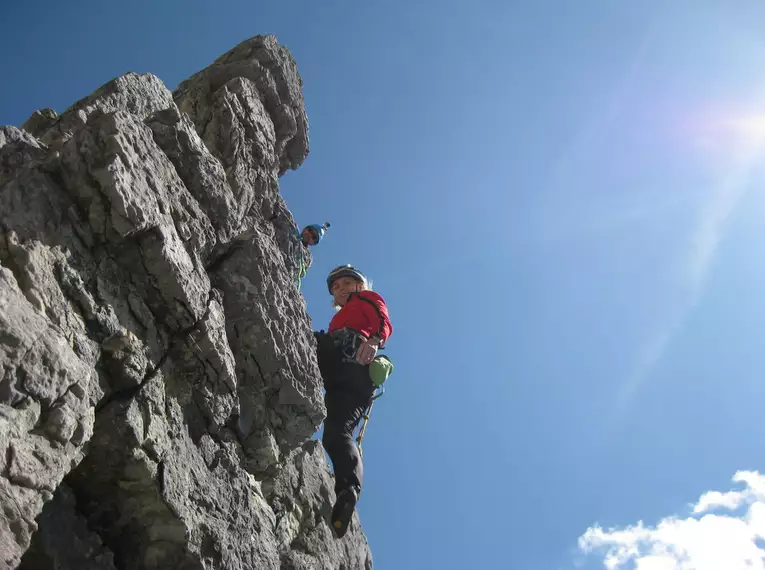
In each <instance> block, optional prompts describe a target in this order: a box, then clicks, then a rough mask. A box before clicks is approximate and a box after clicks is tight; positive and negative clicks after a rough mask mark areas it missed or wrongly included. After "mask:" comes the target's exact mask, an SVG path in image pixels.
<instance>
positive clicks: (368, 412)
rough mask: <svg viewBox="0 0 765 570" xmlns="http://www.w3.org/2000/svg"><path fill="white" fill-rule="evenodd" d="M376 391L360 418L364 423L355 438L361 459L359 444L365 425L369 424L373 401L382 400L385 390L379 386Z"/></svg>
mask: <svg viewBox="0 0 765 570" xmlns="http://www.w3.org/2000/svg"><path fill="white" fill-rule="evenodd" d="M378 390H379V393H378V394H375V395H374V396H372V399H371V400H370V401H369V406H367V409H366V410H364V414H363V415H362V416H361V417H362V419H363V420H364V421H363V422H362V423H361V429H360V430H359V435H358V437H357V438H356V445H357V446H358V448H359V455H360V456H361V457H362V458H363V457H364V450H363V449H362V447H361V442H362V441H363V440H364V434H365V433H366V431H367V424H368V423H369V416H370V415H371V414H372V407H373V406H374V405H375V400H377V398H382V397H383V396H384V395H385V388H384V387H383V386H380V388H379V389H378Z"/></svg>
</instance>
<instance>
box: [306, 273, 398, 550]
mask: <svg viewBox="0 0 765 570" xmlns="http://www.w3.org/2000/svg"><path fill="white" fill-rule="evenodd" d="M327 288H328V289H329V293H330V295H332V304H333V305H334V306H335V307H336V308H337V309H338V311H337V313H336V314H335V316H334V317H333V318H332V320H331V322H330V323H329V330H328V331H327V332H326V333H325V332H324V331H320V332H317V333H314V334H315V335H316V341H317V356H318V361H319V369H320V371H321V376H322V379H323V380H324V388H325V389H326V396H325V404H326V407H327V417H326V419H325V420H324V435H323V437H322V443H323V444H324V448H325V449H326V450H327V453H328V454H329V458H330V460H331V461H332V466H333V468H334V472H335V496H336V500H335V504H334V506H333V508H332V526H333V528H334V530H335V534H336V535H337V537H338V538H342V537H343V536H345V533H346V531H347V530H348V524H349V523H350V521H351V517H352V516H353V511H354V509H355V507H356V503H357V502H358V500H359V496H360V494H361V485H362V474H363V467H362V462H361V456H360V454H359V451H358V449H357V448H356V446H355V444H354V440H353V432H354V430H355V429H356V426H357V425H358V423H359V420H360V419H361V417H362V414H363V413H364V411H365V410H366V409H367V407H368V406H369V404H370V402H371V400H372V397H373V394H374V391H375V383H373V381H372V378H371V376H370V364H372V362H373V361H374V360H375V356H376V355H377V351H378V349H380V348H383V347H384V346H385V343H386V341H387V339H388V337H390V335H391V334H392V332H393V327H392V326H391V323H390V319H389V318H388V308H387V306H386V304H385V301H384V300H383V298H382V297H381V296H380V295H379V294H378V293H376V292H374V291H372V289H371V288H370V285H369V282H368V281H367V278H366V277H365V276H364V274H363V273H361V272H360V271H359V270H358V269H355V268H354V267H352V266H350V265H341V266H339V267H336V268H335V269H333V270H332V271H331V272H330V274H329V276H328V277H327Z"/></svg>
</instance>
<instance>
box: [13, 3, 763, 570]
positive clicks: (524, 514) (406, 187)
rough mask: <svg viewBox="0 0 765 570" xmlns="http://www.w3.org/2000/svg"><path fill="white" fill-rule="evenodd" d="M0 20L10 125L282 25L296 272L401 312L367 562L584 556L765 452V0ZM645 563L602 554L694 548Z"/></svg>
mask: <svg viewBox="0 0 765 570" xmlns="http://www.w3.org/2000/svg"><path fill="white" fill-rule="evenodd" d="M4 20H5V22H6V30H5V31H4V33H3V35H2V36H0V54H2V55H0V61H1V62H2V69H3V89H2V90H0V124H15V125H21V123H22V122H23V121H24V120H25V119H26V118H27V117H28V116H29V114H30V113H31V112H32V111H33V110H35V109H37V108H40V107H47V106H50V107H53V108H55V109H56V110H58V111H62V110H64V109H65V108H66V107H67V106H68V105H70V104H71V103H73V102H74V101H75V100H77V99H78V98H80V97H82V96H85V95H87V94H89V93H90V92H91V91H93V90H94V89H95V88H97V87H98V86H99V85H101V84H102V83H104V82H106V81H108V80H109V79H111V78H112V77H114V76H116V75H119V74H121V73H124V72H127V71H136V72H152V73H154V74H156V75H158V76H159V77H160V78H162V79H163V80H164V81H165V82H166V84H167V85H168V87H170V88H171V89H172V88H174V87H175V86H176V85H177V83H178V82H180V81H181V80H183V79H185V78H186V77H188V76H189V75H190V74H192V73H193V72H195V71H197V70H199V69H201V68H202V67H204V66H206V65H208V64H209V63H210V62H211V61H212V60H213V59H215V58H216V57H217V56H218V55H220V54H222V53H223V52H224V51H226V50H228V49H229V48H231V47H233V46H234V45H235V44H237V43H238V42H240V41H242V40H244V39H246V38H248V37H251V36H253V35H256V34H258V33H274V34H276V35H277V37H278V39H279V40H280V41H281V42H282V43H283V44H285V45H287V46H288V47H289V48H290V49H291V50H292V53H293V55H294V56H295V58H296V60H297V62H298V65H299V68H300V72H301V75H302V76H303V78H304V81H305V97H306V105H307V109H308V117H309V122H310V138H311V154H310V156H309V157H308V159H307V161H306V162H305V164H304V165H303V166H302V167H301V168H300V170H298V171H296V172H290V173H288V174H287V175H285V176H284V177H283V179H282V191H283V194H284V196H285V198H286V199H287V201H288V203H289V206H290V208H291V209H292V211H293V213H294V214H295V216H296V218H297V219H298V221H299V223H301V224H306V223H313V222H318V223H321V222H323V221H325V220H329V221H330V222H331V223H332V228H331V229H330V231H329V233H328V235H327V236H326V238H325V240H324V241H323V242H322V244H321V246H320V247H319V248H318V249H316V250H315V262H314V265H313V267H312V268H311V270H310V271H309V273H308V275H307V277H306V279H305V281H304V284H303V291H304V293H305V296H306V299H307V301H308V307H309V311H310V312H311V315H312V317H313V319H314V323H315V328H317V329H319V328H325V327H326V324H327V323H328V321H329V319H330V317H331V314H332V312H331V309H330V306H329V298H328V296H327V294H326V289H325V285H324V276H325V274H326V272H327V271H328V269H330V268H331V267H333V266H335V265H338V264H341V263H346V262H348V263H353V264H355V265H357V266H358V267H360V268H362V269H363V270H365V271H366V272H367V273H368V274H369V275H370V276H371V278H372V279H373V281H374V284H375V289H376V290H377V291H379V292H380V293H381V294H382V295H383V296H384V297H385V298H386V300H387V301H388V304H389V307H390V311H391V317H392V320H393V325H394V327H395V333H394V336H393V337H392V338H391V341H390V344H389V346H390V350H389V354H390V355H391V356H392V357H394V358H395V361H396V365H397V368H396V372H395V375H394V376H393V377H391V379H390V385H389V389H388V392H387V394H386V396H385V398H384V399H383V400H381V401H380V403H379V405H378V406H376V408H375V410H374V414H373V419H372V422H371V424H370V428H369V431H368V434H367V439H366V441H365V455H366V488H365V491H364V497H363V499H362V502H361V504H360V506H359V508H360V511H361V516H362V521H363V525H364V529H365V531H366V533H367V536H368V537H369V541H370V543H371V546H372V550H373V554H374V557H375V566H376V568H378V569H382V570H394V569H395V570H409V569H412V570H414V569H421V568H439V569H440V570H452V569H454V570H456V569H470V568H523V569H534V570H563V569H568V568H584V569H590V568H592V569H595V568H602V567H603V563H604V556H605V554H604V552H603V550H602V548H601V549H600V550H598V549H595V550H594V551H592V552H589V553H584V552H582V550H581V549H580V548H579V545H578V539H579V537H580V536H582V535H583V534H584V533H585V532H587V529H588V528H591V527H592V528H596V527H595V525H600V526H602V527H603V528H610V527H618V528H632V527H630V525H633V524H635V523H636V522H637V521H639V520H643V521H645V522H646V524H657V523H659V521H661V520H662V519H664V518H665V517H668V516H671V515H677V516H679V517H681V518H682V517H692V516H694V513H693V512H691V510H689V507H688V506H689V505H691V504H694V503H695V502H696V501H697V500H699V498H700V497H702V496H703V495H704V493H706V492H707V491H709V490H720V491H727V490H729V489H731V488H733V486H734V482H732V481H731V478H732V477H733V476H734V473H736V472H737V471H739V470H750V471H755V472H756V471H765V454H763V452H762V445H761V442H762V441H763V440H764V439H765V422H762V421H761V419H760V418H761V415H762V414H761V410H762V402H763V399H764V398H765V351H763V350H762V349H761V344H762V323H763V320H764V319H765V300H764V299H763V294H762V292H763V291H764V290H765V264H763V261H762V251H763V245H765V226H763V224H762V219H763V215H765V195H764V194H763V191H762V190H763V187H764V185H765V167H764V165H763V159H764V158H765V5H764V4H762V2H759V1H757V0H739V2H736V3H735V6H734V4H733V3H724V2H717V1H714V0H708V1H706V0H693V1H691V0H678V1H676V2H672V3H667V2H664V1H658V0H646V1H643V2H629V3H628V2H595V1H592V0H582V1H580V2H563V1H558V2H550V1H542V2H489V1H481V0H477V1H473V2H456V1H452V0H441V1H439V2H424V1H423V2H416V1H415V2H397V3H390V2H387V3H383V2H376V3H375V2H347V1H346V2H340V1H334V0H330V1H326V2H315V1H314V2H308V1H304V2H298V1H285V2H261V3H253V2H244V1H220V2H216V3H215V4H213V3H212V2H181V1H180V0H166V1H164V2H162V3H156V2H149V1H148V0H143V1H137V2H133V3H129V4H126V3H116V2H106V3H104V2H95V1H79V2H75V3H66V4H60V3H54V2H36V3H27V5H23V6H22V5H21V3H14V4H13V5H12V7H9V8H6V10H5V12H4ZM9 24H10V25H9ZM747 496H750V495H747ZM751 496H754V495H751ZM757 496H758V497H759V495H757ZM702 510H703V509H701V510H699V512H698V513H696V514H700V513H701V511H702ZM734 515H735V516H738V515H736V514H735V513H733V514H732V515H731V516H734ZM741 516H743V515H741ZM684 520H685V519H684ZM736 520H739V519H736ZM606 542H607V541H606ZM659 544H661V543H659ZM601 546H602V544H601ZM665 562H666V560H665V561H664V562H662V561H660V560H659V561H657V560H656V559H652V560H649V561H645V560H643V561H640V560H638V559H624V560H621V561H619V564H620V565H619V566H616V567H615V568H620V569H621V568H625V569H626V568H633V565H637V564H642V566H641V567H640V570H649V569H650V570H659V569H661V570H666V569H670V570H672V569H674V568H677V569H678V570H679V569H680V568H686V566H680V565H679V564H680V563H679V562H678V563H677V564H678V565H677V566H670V565H669V562H666V565H664V566H661V564H663V563H665ZM651 564H653V566H651ZM634 567H637V566H634ZM688 568H690V566H688ZM728 568H730V569H735V568H736V567H735V565H733V564H732V563H731V564H730V565H729V566H728Z"/></svg>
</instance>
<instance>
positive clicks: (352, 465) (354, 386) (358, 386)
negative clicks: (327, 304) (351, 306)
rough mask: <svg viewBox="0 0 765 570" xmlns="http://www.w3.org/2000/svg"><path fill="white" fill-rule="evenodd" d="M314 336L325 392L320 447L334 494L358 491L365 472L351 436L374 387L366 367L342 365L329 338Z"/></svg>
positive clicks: (317, 334) (341, 354)
mask: <svg viewBox="0 0 765 570" xmlns="http://www.w3.org/2000/svg"><path fill="white" fill-rule="evenodd" d="M315 334H316V341H317V343H318V347H317V351H318V360H319V369H320V370H321V376H322V378H323V380H324V388H325V390H326V395H325V396H324V403H325V405H326V407H327V418H326V419H325V420H324V435H323V437H322V443H323V445H324V449H326V450H327V454H329V458H330V460H331V461H332V467H333V469H334V471H335V492H339V491H342V490H343V489H347V488H349V487H351V486H356V487H358V490H359V491H360V490H361V485H362V482H363V475H364V468H363V465H362V462H361V456H360V454H359V450H358V448H357V447H356V443H355V441H354V438H353V432H354V430H355V429H356V427H357V426H358V424H359V421H360V420H361V417H362V415H363V414H364V410H366V408H367V406H368V405H369V403H370V402H371V400H372V396H373V395H374V391H375V388H374V384H372V380H371V378H370V377H369V367H368V366H364V365H362V364H358V363H355V362H344V361H343V352H342V351H341V349H340V348H338V346H336V344H335V341H334V340H333V339H332V337H331V336H329V335H328V334H325V333H315ZM346 360H347V359H346Z"/></svg>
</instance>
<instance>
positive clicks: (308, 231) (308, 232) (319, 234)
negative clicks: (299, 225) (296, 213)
mask: <svg viewBox="0 0 765 570" xmlns="http://www.w3.org/2000/svg"><path fill="white" fill-rule="evenodd" d="M327 228H329V222H324V223H323V224H322V225H320V226H319V225H317V224H311V225H309V226H306V227H304V228H303V231H302V232H300V238H301V241H302V242H303V245H304V246H306V247H308V246H309V245H318V244H319V242H320V241H321V238H323V237H324V233H325V232H326V231H327Z"/></svg>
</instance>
